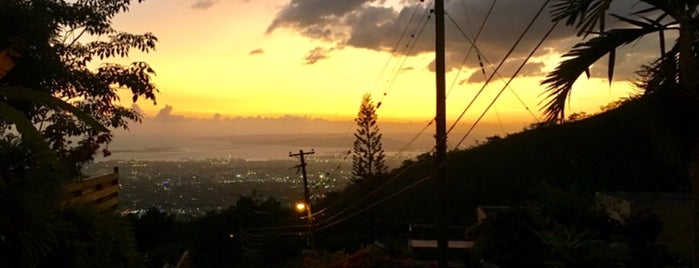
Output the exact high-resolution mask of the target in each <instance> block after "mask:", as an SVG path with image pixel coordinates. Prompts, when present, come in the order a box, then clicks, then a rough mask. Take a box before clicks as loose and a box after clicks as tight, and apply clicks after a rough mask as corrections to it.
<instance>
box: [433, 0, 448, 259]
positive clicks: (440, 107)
mask: <svg viewBox="0 0 699 268" xmlns="http://www.w3.org/2000/svg"><path fill="white" fill-rule="evenodd" d="M434 15H435V65H436V66H435V76H436V84H437V94H436V95H437V105H436V108H437V111H436V115H435V123H436V124H435V126H436V133H435V139H436V141H437V143H436V145H435V147H436V148H435V166H436V170H435V172H436V174H435V175H436V180H437V183H436V185H437V194H438V199H437V202H438V203H439V205H438V206H437V207H439V210H438V212H439V214H440V215H439V220H438V221H437V263H438V265H439V267H447V266H448V255H447V253H448V252H447V250H448V247H449V244H448V238H447V235H448V228H449V224H448V220H449V216H448V213H449V210H448V208H447V207H448V205H447V204H446V189H447V187H448V185H447V176H446V169H445V167H444V164H445V160H446V157H447V131H446V130H447V123H446V121H447V116H446V106H447V105H446V93H445V91H446V83H445V78H444V76H445V73H446V72H445V59H444V58H445V57H444V54H445V45H446V44H445V41H444V40H445V38H444V0H435V2H434Z"/></svg>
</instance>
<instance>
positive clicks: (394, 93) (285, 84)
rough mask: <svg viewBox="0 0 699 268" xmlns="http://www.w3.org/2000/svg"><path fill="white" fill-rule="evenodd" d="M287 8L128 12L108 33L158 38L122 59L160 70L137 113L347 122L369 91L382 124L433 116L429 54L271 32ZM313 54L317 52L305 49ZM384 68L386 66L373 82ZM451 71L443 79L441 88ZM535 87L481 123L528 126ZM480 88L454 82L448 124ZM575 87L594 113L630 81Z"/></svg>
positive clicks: (549, 57)
mask: <svg viewBox="0 0 699 268" xmlns="http://www.w3.org/2000/svg"><path fill="white" fill-rule="evenodd" d="M197 3H198V4H200V5H198V6H197ZM286 5H287V1H284V0H274V1H266V2H264V3H261V2H259V1H225V2H224V1H178V2H176V3H175V2H171V1H165V0H149V1H145V2H143V3H141V4H133V5H132V6H131V10H130V11H129V12H127V13H125V14H120V15H118V16H117V18H115V28H116V29H117V30H122V31H127V32H132V33H143V32H153V33H154V34H155V35H156V36H157V37H158V38H159V42H158V43H157V50H156V51H154V52H152V53H150V54H142V53H132V54H131V56H130V58H129V59H128V60H129V61H133V60H139V61H140V60H142V61H145V62H148V63H149V64H151V66H152V67H153V68H154V69H155V71H156V72H157V76H156V77H155V78H154V83H155V84H156V85H157V86H158V88H159V89H160V94H158V95H157V100H158V105H152V104H151V103H148V102H144V101H139V102H138V103H137V104H138V106H139V107H140V108H141V109H142V111H143V112H144V114H145V115H147V116H154V115H155V114H157V113H158V112H159V111H161V110H162V109H164V108H165V107H166V105H169V106H171V107H172V108H171V110H172V113H173V114H178V115H183V116H187V117H193V118H212V117H213V116H214V115H215V114H219V115H220V116H223V117H231V118H233V117H257V116H261V117H280V116H285V115H291V116H299V117H310V118H322V119H327V120H351V119H353V118H354V117H355V116H356V113H357V110H358V108H359V104H360V100H361V96H362V95H363V94H365V93H367V92H369V93H371V94H372V97H373V99H374V101H375V102H376V103H378V102H381V107H380V108H379V109H378V110H377V113H378V115H379V118H380V120H385V121H396V122H420V121H427V120H430V119H431V118H432V117H433V114H434V73H433V72H431V71H429V70H428V69H427V66H429V64H430V62H431V61H432V58H433V56H432V54H430V53H419V54H416V55H412V56H409V57H407V58H403V56H402V55H396V56H393V57H391V51H388V50H372V49H368V48H360V47H352V46H346V45H342V44H340V45H338V44H337V43H333V42H332V41H331V40H323V39H314V38H309V37H308V36H307V35H304V34H303V33H300V32H299V30H298V29H294V28H284V27H279V28H277V29H274V31H272V32H269V33H268V32H267V31H268V30H269V29H268V28H269V26H270V25H271V24H272V22H273V21H275V16H278V14H279V13H280V11H282V10H284V8H285V7H286ZM195 6H196V8H195ZM393 6H396V5H395V3H394V5H393ZM566 45H567V44H566ZM316 48H318V49H320V50H319V51H318V52H319V54H317V55H315V54H312V53H310V52H309V51H312V50H314V49H316ZM568 48H569V47H562V48H560V51H565V50H567V49H568ZM321 52H322V53H321ZM542 53H543V54H542ZM542 53H539V54H540V55H539V56H538V57H539V58H538V59H539V62H542V65H544V67H542V70H551V69H553V68H554V67H555V65H556V63H557V62H558V61H560V58H559V56H560V54H561V53H560V52H558V51H554V52H552V51H549V52H546V53H544V52H542ZM304 57H306V58H305V59H304ZM403 60H404V61H405V64H404V65H403V64H401V65H400V66H401V67H402V68H404V69H403V70H397V68H398V67H397V66H398V63H400V62H401V61H403ZM387 62H390V66H389V65H387ZM493 64H495V63H493ZM384 66H388V68H386V70H385V71H384V72H383V75H382V76H380V75H379V74H381V73H382V70H383V68H384ZM457 72H458V70H452V71H450V72H449V73H448V74H447V78H446V79H447V85H448V86H449V85H451V84H452V82H453V81H454V78H455V76H456V74H457ZM472 73H480V70H479V69H477V68H468V67H467V68H465V69H464V70H463V71H462V72H461V74H460V75H459V80H462V79H466V78H469V76H470V75H471V74H472ZM394 74H395V75H394ZM541 80H543V76H541V75H538V76H533V75H530V76H529V77H524V78H517V79H515V81H514V82H513V83H512V84H511V88H512V89H513V90H514V91H515V92H516V93H517V95H518V96H519V97H520V98H521V99H522V101H523V102H524V104H522V103H520V101H519V100H518V99H517V98H516V97H515V96H514V94H512V93H511V92H510V90H509V89H508V90H506V91H505V92H504V93H503V95H502V97H501V99H500V100H498V102H497V103H496V104H495V106H494V107H493V109H491V110H490V111H489V112H488V114H487V115H486V117H485V118H484V121H485V122H517V123H522V122H527V121H528V122H535V119H534V118H533V117H532V116H531V115H530V111H531V112H533V113H534V114H535V115H536V116H537V117H538V118H541V117H542V113H541V112H540V105H539V103H540V102H541V101H542V97H541V94H542V92H543V89H544V88H543V87H542V86H540V85H539V82H540V81H541ZM503 84H504V82H502V81H500V80H494V81H493V82H492V83H491V84H490V85H488V86H487V87H486V88H485V91H484V93H483V94H482V96H481V97H480V98H479V100H478V101H477V102H476V103H475V104H474V106H473V107H472V109H471V110H470V111H469V112H468V113H467V114H466V118H467V121H472V120H475V118H476V117H477V116H478V115H479V114H480V113H481V112H482V111H483V110H484V109H485V107H486V105H487V104H488V103H489V102H490V101H491V100H492V98H493V97H494V96H495V94H497V92H498V91H499V90H500V89H501V88H502V85H503ZM389 85H390V87H389ZM481 85H482V83H467V84H464V85H458V81H457V85H456V86H455V87H454V88H453V89H451V94H450V95H449V97H448V99H447V110H448V111H447V115H448V120H450V121H452V120H455V119H456V118H457V116H459V114H460V113H461V112H462V111H463V109H464V107H465V106H466V104H467V103H468V102H469V101H471V99H472V97H473V95H475V92H476V91H478V90H479V89H480V88H481ZM576 88H577V90H574V91H573V94H572V96H571V100H570V108H569V109H568V113H571V112H587V113H594V112H597V111H599V107H600V106H602V105H605V104H607V103H609V102H612V101H615V100H617V99H619V98H620V97H625V96H628V95H629V94H630V92H632V87H631V86H630V83H629V82H623V81H622V82H619V81H615V82H613V83H612V84H611V86H610V85H609V84H608V83H607V82H606V81H605V80H604V79H600V78H593V79H591V80H586V79H585V78H582V79H581V80H580V81H579V82H578V84H577V85H576ZM582 88H587V89H592V88H594V90H580V89H582ZM384 93H386V95H385V96H384ZM121 97H122V100H124V102H123V104H124V105H125V106H130V105H131V102H130V97H129V96H128V94H127V92H123V94H121ZM527 109H529V110H527ZM464 120H466V119H464Z"/></svg>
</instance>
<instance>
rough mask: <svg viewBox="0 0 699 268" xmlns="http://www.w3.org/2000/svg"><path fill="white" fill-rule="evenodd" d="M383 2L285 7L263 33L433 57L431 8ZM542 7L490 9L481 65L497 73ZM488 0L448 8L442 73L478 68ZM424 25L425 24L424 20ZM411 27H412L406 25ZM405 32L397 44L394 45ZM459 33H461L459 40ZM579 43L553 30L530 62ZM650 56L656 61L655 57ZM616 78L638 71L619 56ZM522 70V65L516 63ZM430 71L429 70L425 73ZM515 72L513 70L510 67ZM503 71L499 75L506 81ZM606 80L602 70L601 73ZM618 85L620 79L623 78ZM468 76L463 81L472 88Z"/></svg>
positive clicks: (522, 52)
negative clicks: (290, 34)
mask: <svg viewBox="0 0 699 268" xmlns="http://www.w3.org/2000/svg"><path fill="white" fill-rule="evenodd" d="M385 2H386V1H379V0H373V1H372V0H369V1H367V0H291V1H290V2H289V4H287V5H286V6H284V7H283V8H282V9H281V11H280V12H279V13H278V14H277V16H276V18H275V19H274V20H273V21H272V23H271V24H270V25H269V27H268V28H267V33H272V32H273V31H274V30H275V29H277V28H288V29H293V30H295V31H297V32H299V33H301V34H303V35H305V36H307V37H309V38H314V39H320V40H323V41H327V42H331V43H333V44H335V45H336V46H350V47H356V48H366V49H371V50H376V51H393V50H394V49H395V50H396V53H397V54H399V55H416V54H420V53H432V51H433V50H434V48H433V47H434V41H433V40H434V36H435V34H434V24H433V23H434V19H433V17H432V15H431V12H430V8H431V7H430V6H427V3H426V2H429V1H425V2H418V1H401V3H402V4H403V5H402V6H400V7H392V6H388V5H385ZM544 2H545V0H527V1H523V0H501V1H498V2H497V3H496V5H495V6H494V8H493V12H492V15H491V16H490V17H489V19H488V22H487V23H486V25H485V27H484V28H483V31H482V33H481V34H480V36H479V37H478V40H477V41H476V45H477V46H478V48H479V49H480V53H481V56H482V59H483V60H482V61H484V62H485V63H486V64H491V65H497V64H498V63H499V62H500V61H501V60H502V59H503V57H504V56H505V54H506V53H507V52H508V50H509V49H510V47H512V45H513V44H514V43H515V41H516V40H517V38H518V37H519V36H520V35H521V33H522V32H523V31H524V29H525V27H526V26H527V24H528V23H529V22H530V21H531V19H532V18H533V17H534V15H535V14H536V12H537V11H538V10H539V8H540V7H541V6H542V5H543V4H544ZM492 3H493V1H492V0H474V1H461V0H459V1H456V0H454V1H449V0H447V1H446V4H445V5H446V6H445V9H446V12H447V13H448V15H449V16H448V17H447V18H446V30H447V40H446V41H447V44H448V45H447V48H446V49H447V55H446V56H447V70H453V69H456V68H459V67H460V66H461V63H462V62H464V59H466V60H465V64H466V67H467V68H479V61H478V60H477V59H476V56H475V55H476V52H475V51H474V52H472V53H471V54H470V55H469V57H468V58H466V54H467V51H468V49H469V47H470V45H471V43H470V41H468V40H467V38H466V37H464V34H465V35H466V36H467V37H468V39H471V40H473V39H474V38H473V36H475V33H476V32H477V31H478V28H479V27H480V24H481V23H482V22H483V20H484V18H485V16H486V14H487V11H488V9H489V8H490V7H491V4H492ZM641 8H643V7H642V6H641V5H640V4H638V1H636V0H618V1H613V2H612V7H611V10H612V12H613V13H617V14H622V15H628V14H630V13H631V11H632V10H639V9H641ZM548 12H549V10H548V9H547V10H546V11H545V12H544V13H543V14H542V16H540V18H539V19H538V20H537V21H536V22H535V23H534V24H533V26H532V28H531V30H530V31H529V33H528V34H527V35H526V36H525V37H524V38H523V39H522V40H521V42H520V44H519V46H518V47H517V49H516V50H514V51H513V53H512V55H511V58H510V59H520V60H521V59H524V58H525V57H526V56H527V55H528V54H529V53H530V51H531V50H532V49H533V48H534V47H535V46H536V44H537V43H538V42H539V40H540V39H541V38H542V37H543V36H544V34H545V33H546V32H547V31H548V30H549V28H550V27H551V26H552V22H551V19H550V16H549V14H548ZM428 17H429V20H428ZM409 22H410V23H409ZM619 25H622V24H621V23H620V22H619V21H617V20H616V19H613V18H610V19H609V20H608V22H607V26H608V28H609V27H615V26H619ZM404 29H405V33H406V34H405V35H404V37H403V39H402V40H401V42H399V43H398V42H397V41H398V40H399V38H400V36H401V33H402V32H403V30H404ZM462 32H463V33H462ZM580 40H581V39H580V38H579V37H576V36H575V30H574V29H572V28H570V27H566V26H564V25H562V24H561V25H559V26H558V28H557V30H555V31H554V32H553V33H552V34H551V36H550V37H549V39H548V41H547V42H545V43H544V45H543V46H542V48H541V49H540V51H539V52H538V53H537V54H535V56H542V55H545V54H547V53H565V52H567V51H568V50H570V48H571V47H572V46H573V45H574V44H575V43H577V42H579V41H580ZM656 47H657V44H646V43H639V44H637V45H635V46H634V51H635V53H636V54H635V55H634V56H635V57H640V58H648V55H657V53H655V52H656V51H657V48H656ZM653 53H655V54H653ZM325 57H327V51H325V50H322V49H320V50H319V49H318V48H316V49H314V50H312V51H311V53H309V55H308V56H307V57H306V61H307V63H311V64H312V63H313V62H315V61H317V60H318V59H323V58H325ZM617 57H618V58H617V62H618V63H619V64H622V65H623V64H628V65H629V66H619V67H617V69H618V70H619V71H620V72H621V71H627V70H634V69H635V68H637V67H638V66H637V65H635V66H634V65H633V64H636V62H635V60H634V59H624V58H623V57H624V55H618V56H617ZM520 62H521V61H520ZM518 65H519V63H517V62H514V61H512V62H508V63H507V64H506V66H505V69H507V70H510V71H511V70H514V68H513V66H518ZM541 67H543V66H542V63H534V64H530V65H528V66H527V67H526V70H525V71H524V72H523V74H524V75H532V76H533V75H540V74H541ZM427 68H428V69H430V70H433V69H434V68H433V64H431V65H429V66H427ZM515 68H516V67H515ZM507 70H503V71H502V73H503V74H505V73H507ZM604 73H606V70H605V71H604ZM617 78H619V79H622V78H624V76H623V75H620V76H618V77H617ZM477 80H478V79H477V78H476V77H475V76H474V77H473V78H472V79H469V81H477Z"/></svg>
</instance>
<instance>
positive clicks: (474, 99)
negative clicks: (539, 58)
mask: <svg viewBox="0 0 699 268" xmlns="http://www.w3.org/2000/svg"><path fill="white" fill-rule="evenodd" d="M550 1H551V0H546V2H544V4H543V5H542V6H541V8H540V9H539V11H538V12H537V13H536V15H535V16H534V18H532V20H531V21H530V22H529V24H528V25H527V27H526V28H525V29H524V31H523V32H522V34H521V35H520V36H519V37H518V38H517V40H516V41H515V43H514V44H513V45H512V47H511V48H510V50H509V51H508V52H507V53H506V54H505V56H504V57H503V59H502V60H501V61H500V63H499V64H498V66H497V67H495V70H494V72H493V73H492V74H491V75H490V76H489V77H488V79H487V80H486V81H485V83H483V86H482V87H481V88H480V90H478V92H477V93H476V96H474V97H473V99H472V100H471V102H469V104H468V105H467V106H466V108H465V109H464V110H463V111H462V112H461V114H460V115H459V116H458V117H457V119H456V120H455V121H454V123H453V124H452V125H451V127H450V128H449V130H448V131H447V133H451V131H452V130H453V129H454V127H456V124H457V123H458V122H459V121H460V120H461V119H462V118H463V116H464V115H465V114H466V112H467V111H468V110H469V109H470V108H471V106H472V105H473V103H474V102H475V101H476V99H477V98H478V97H479V96H480V94H481V93H483V90H484V89H485V88H486V87H487V85H488V84H489V83H490V81H492V79H493V77H494V76H495V74H496V73H497V72H498V71H499V70H500V68H502V66H503V64H504V63H505V61H506V60H507V58H509V57H510V56H511V55H512V53H513V52H514V50H515V49H516V48H517V46H519V43H520V42H521V41H522V40H523V39H524V36H525V35H526V34H527V33H528V32H529V30H530V29H531V28H532V26H533V25H534V23H535V22H536V20H537V19H538V18H539V16H540V15H541V13H543V11H544V10H545V9H546V7H547V6H548V3H549V2H550ZM446 15H447V17H448V18H449V20H451V22H452V23H454V25H457V28H458V29H459V31H461V33H462V34H463V35H464V37H466V33H464V31H463V30H462V29H461V27H458V24H457V23H456V21H455V20H454V18H452V17H451V15H449V14H448V13H447V14H446ZM466 38H468V37H466ZM508 85H509V83H508ZM457 147H458V146H457Z"/></svg>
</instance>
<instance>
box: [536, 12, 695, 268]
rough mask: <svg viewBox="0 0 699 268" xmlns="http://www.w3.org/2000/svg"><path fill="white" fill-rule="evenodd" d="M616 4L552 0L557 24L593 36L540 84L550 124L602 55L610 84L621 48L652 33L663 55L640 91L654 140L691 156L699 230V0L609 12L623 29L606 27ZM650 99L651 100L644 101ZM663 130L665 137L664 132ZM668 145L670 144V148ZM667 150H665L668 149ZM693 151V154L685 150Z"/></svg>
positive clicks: (644, 74) (644, 73)
mask: <svg viewBox="0 0 699 268" xmlns="http://www.w3.org/2000/svg"><path fill="white" fill-rule="evenodd" d="M612 2H614V1H613V0H584V1H583V0H557V1H552V4H551V7H552V16H553V19H554V21H562V22H565V23H566V24H567V25H574V26H575V27H576V28H577V29H578V30H579V31H578V35H579V36H580V35H582V36H585V37H587V36H588V35H591V34H592V35H594V37H593V38H590V39H588V40H587V41H584V42H582V43H579V44H577V45H575V47H574V48H573V49H572V50H571V51H570V52H568V53H567V54H565V55H564V57H565V58H566V59H565V60H564V61H562V62H561V63H560V64H559V65H558V67H556V69H555V70H554V71H553V72H551V73H549V75H548V76H547V78H546V79H545V80H544V81H543V82H542V83H543V84H544V85H547V89H546V92H547V93H548V95H547V102H546V115H547V117H548V119H549V120H550V121H562V120H563V119H564V118H565V117H564V111H565V104H566V101H567V99H568V96H570V92H571V90H572V88H573V84H574V83H575V81H576V80H577V79H578V77H580V76H581V75H582V74H583V73H587V74H588V75H589V68H590V67H591V65H593V64H594V63H596V62H597V61H598V60H600V59H601V58H602V57H604V56H608V59H609V63H608V79H609V81H610V83H611V81H612V78H613V74H614V65H615V59H616V50H617V48H619V47H621V46H624V45H626V44H630V43H633V42H636V41H638V40H640V39H641V38H643V37H645V36H648V35H657V37H659V43H658V47H659V49H658V51H659V52H660V53H659V57H658V59H656V60H655V61H653V62H651V63H650V64H649V65H647V66H643V67H642V69H641V71H639V74H640V76H641V82H640V83H639V87H640V88H641V89H642V90H643V94H644V96H652V97H654V99H653V98H650V101H649V103H651V104H654V105H655V106H652V109H654V110H652V111H651V112H650V113H648V114H647V117H648V119H649V120H648V121H651V122H653V123H654V124H655V126H654V129H653V130H654V131H655V132H657V133H656V134H655V136H665V137H666V138H665V140H664V141H661V142H659V143H674V144H675V145H674V147H676V148H691V150H685V149H675V151H674V152H672V154H674V155H676V156H679V157H678V158H687V159H688V161H689V163H690V168H689V169H690V170H689V172H688V174H690V176H692V200H693V201H692V202H693V206H694V212H693V213H692V215H693V218H694V219H693V221H694V229H695V230H699V219H698V218H697V215H699V203H698V202H699V172H698V171H699V140H697V133H698V132H699V131H697V130H698V128H699V125H697V124H696V117H697V116H699V111H697V108H698V107H699V99H698V98H697V91H698V90H699V78H698V77H697V75H696V73H697V69H698V68H697V60H698V54H697V50H698V49H697V48H698V47H697V44H699V13H698V12H697V7H698V6H699V1H698V0H640V1H639V2H641V3H643V4H644V6H643V7H642V8H641V9H640V10H638V11H636V12H633V13H631V14H630V15H626V16H625V15H618V14H611V16H613V17H615V18H616V19H618V20H619V21H621V22H622V23H625V24H627V25H624V26H622V27H619V28H614V29H605V21H606V20H607V19H608V16H609V15H610V14H609V7H610V5H611V3H612ZM666 32H676V33H677V35H676V36H677V39H676V42H674V44H673V45H672V46H671V47H670V48H669V49H668V48H667V47H666V41H665V37H666ZM646 99H648V98H646ZM663 132H664V133H663ZM666 147H667V146H666ZM664 149H665V150H667V148H664ZM687 151H691V152H687ZM694 245H695V246H694V251H695V252H694V265H695V266H697V264H699V254H697V253H696V251H697V249H699V232H697V231H695V232H694Z"/></svg>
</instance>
